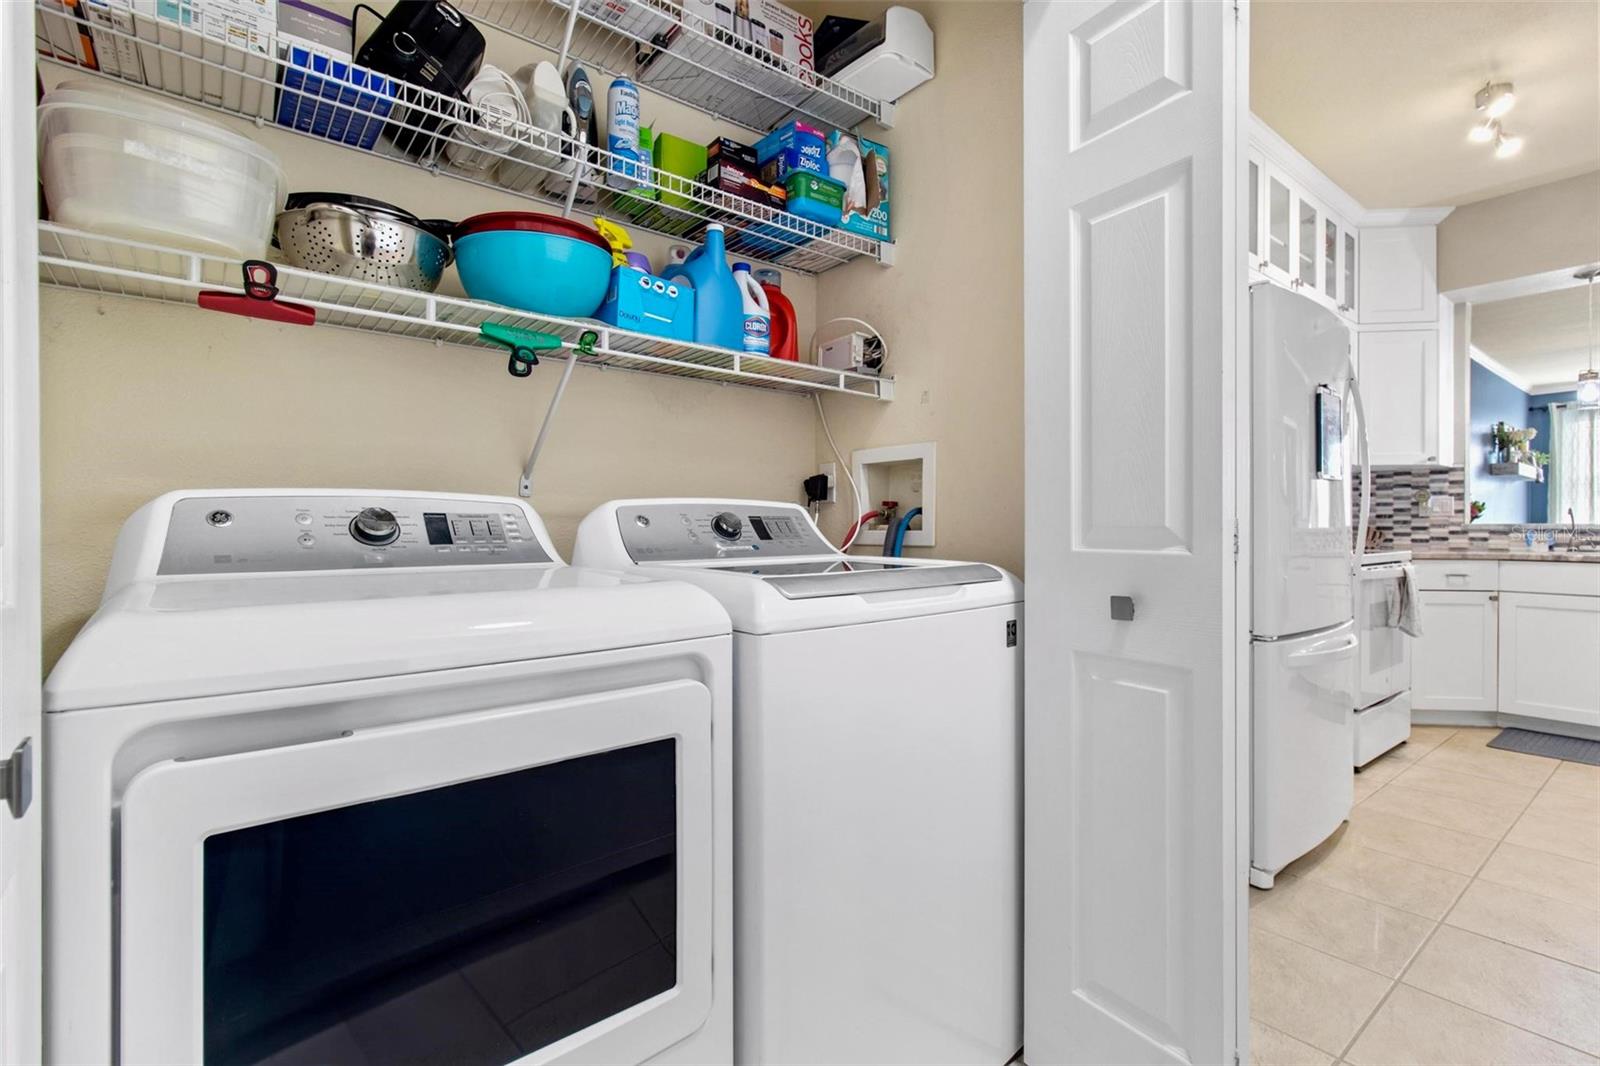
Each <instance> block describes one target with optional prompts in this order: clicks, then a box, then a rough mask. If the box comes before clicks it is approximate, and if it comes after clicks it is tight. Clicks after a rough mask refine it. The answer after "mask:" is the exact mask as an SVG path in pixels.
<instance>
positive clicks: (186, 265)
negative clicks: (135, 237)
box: [39, 222, 894, 400]
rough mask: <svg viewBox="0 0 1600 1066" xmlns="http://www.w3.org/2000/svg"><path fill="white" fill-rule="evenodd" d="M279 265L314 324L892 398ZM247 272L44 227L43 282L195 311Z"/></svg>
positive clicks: (871, 382)
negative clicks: (516, 338) (525, 344)
mask: <svg viewBox="0 0 1600 1066" xmlns="http://www.w3.org/2000/svg"><path fill="white" fill-rule="evenodd" d="M274 265H275V266H277V270H278V288H279V298H280V299H282V300H285V301H288V302H291V303H296V304H303V305H306V306H309V307H312V308H314V309H315V310H316V314H317V322H316V324H317V325H318V326H323V325H330V326H339V327H341V328H344V329H353V330H360V331H362V332H365V333H381V334H384V335H386V336H394V337H409V338H413V339H416V340H421V341H433V342H435V343H444V344H454V345H465V346H468V347H473V348H479V349H482V350H486V351H494V352H497V353H498V354H499V355H501V356H502V357H504V356H505V354H506V349H504V348H501V347H497V346H495V345H494V344H492V343H491V342H489V341H487V340H485V339H484V337H483V334H482V330H481V328H480V327H481V326H482V325H483V324H484V323H486V322H488V323H496V324H500V325H506V326H515V327H518V328H521V329H531V330H537V331H539V332H541V333H549V334H553V335H555V336H557V337H559V338H560V339H561V344H562V349H561V351H559V352H556V351H552V352H549V353H546V354H547V355H548V356H549V357H551V358H555V359H565V358H576V359H578V360H579V361H580V362H581V363H584V364H586V365H591V366H598V367H608V368H612V369H618V370H632V371H639V372H642V373H650V374H664V375H668V376H671V377H680V378H694V379H698V380H701V381H709V382H714V383H718V384H724V385H741V386H747V387H751V388H759V389H767V390H771V391H778V392H788V393H798V394H802V395H811V394H816V393H845V394H847V395H851V396H863V397H866V398H868V399H877V400H889V399H893V396H894V379H893V378H892V377H878V376H875V375H871V374H857V373H852V372H850V371H844V370H831V369H829V368H827V367H821V366H816V365H814V364H811V363H796V362H788V361H786V360H782V359H772V358H769V357H767V356H762V355H750V354H748V353H745V352H740V351H734V350H732V349H729V348H715V347H711V346H709V345H702V344H685V343H683V342H680V341H673V340H667V339H665V338H662V337H653V336H650V335H648V334H643V333H632V332H629V331H628V330H621V329H616V328H613V327H611V326H608V325H606V324H604V323H602V322H595V321H590V320H586V319H567V318H554V317H551V316H548V315H536V314H532V313H529V312H526V311H518V310H515V309H513V308H509V307H502V306H500V305H498V304H490V303H482V302H479V301H475V300H466V299H460V298H457V297H453V296H442V295H439V294H437V293H425V292H415V291H412V290H410V289H395V288H390V287H388V286H384V285H374V284H371V283H369V282H364V281H356V280H354V279H351V278H341V277H335V276H333V275H329V274H318V273H316V272H315V271H310V270H302V269H300V268H297V267H290V266H284V265H281V264H274ZM242 278H243V274H242V260H239V259H229V258H226V257H223V256H216V255H208V254H203V253H199V252H189V251H182V250H179V249H173V248H163V247H160V246H158V245H153V244H146V243H143V242H140V241H126V240H121V239H118V238H113V237H103V236H99V235H97V234H91V233H84V232H81V231H79V230H73V229H69V228H67V227H64V226H58V225H56V224H55V223H51V222H41V223H39V280H40V281H42V282H44V283H45V284H47V285H55V286H59V287H61V288H69V289H84V290H88V291H91V292H99V293H106V294H109V295H113V296H131V297H137V298H140V299H146V300H159V301H162V302H165V303H173V304H182V305H186V306H189V307H196V296H197V295H198V294H199V293H200V292H201V291H203V290H216V291H227V292H232V293H242V292H243V291H244V287H243V284H242Z"/></svg>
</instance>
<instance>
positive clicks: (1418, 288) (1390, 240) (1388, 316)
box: [1358, 226, 1439, 324]
mask: <svg viewBox="0 0 1600 1066" xmlns="http://www.w3.org/2000/svg"><path fill="white" fill-rule="evenodd" d="M1437 259H1438V239H1437V230H1436V229H1435V227H1433V226H1389V227H1382V228H1378V229H1364V230H1362V231H1361V276H1360V278H1359V281H1358V284H1359V285H1360V289H1361V298H1360V301H1359V303H1360V307H1361V311H1360V315H1361V317H1360V321H1361V322H1362V323H1363V324H1366V323H1379V324H1387V323H1394V322H1419V323H1420V322H1435V321H1437V320H1438V318H1439V283H1438V277H1437Z"/></svg>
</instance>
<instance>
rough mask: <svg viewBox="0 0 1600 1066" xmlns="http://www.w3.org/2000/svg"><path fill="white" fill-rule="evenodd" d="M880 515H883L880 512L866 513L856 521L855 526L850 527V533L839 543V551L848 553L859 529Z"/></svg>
mask: <svg viewBox="0 0 1600 1066" xmlns="http://www.w3.org/2000/svg"><path fill="white" fill-rule="evenodd" d="M881 514H883V512H882V511H868V512H867V513H866V514H864V515H862V516H861V517H860V518H858V519H856V524H855V525H853V526H851V527H850V532H848V533H846V534H845V535H844V540H843V541H842V542H841V543H840V545H839V550H840V551H842V552H847V551H849V550H850V545H852V544H854V543H855V542H856V534H857V533H860V532H861V527H862V526H865V525H866V524H867V523H868V522H870V521H872V520H873V519H874V518H877V517H878V516H879V515H881Z"/></svg>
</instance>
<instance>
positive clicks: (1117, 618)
mask: <svg viewBox="0 0 1600 1066" xmlns="http://www.w3.org/2000/svg"><path fill="white" fill-rule="evenodd" d="M1111 620H1112V621H1113V622H1131V621H1133V597H1132V596H1113V597H1111Z"/></svg>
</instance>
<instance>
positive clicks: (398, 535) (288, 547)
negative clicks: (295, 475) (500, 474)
mask: <svg viewBox="0 0 1600 1066" xmlns="http://www.w3.org/2000/svg"><path fill="white" fill-rule="evenodd" d="M551 561H553V560H552V559H551V557H550V555H549V553H548V552H546V551H545V548H544V545H543V544H541V543H540V541H539V537H538V536H537V535H536V534H535V533H534V531H533V528H532V526H531V525H530V523H529V521H528V516H527V515H526V514H525V513H524V512H523V511H522V510H521V509H520V508H518V507H517V506H515V505H514V504H511V503H510V502H508V501H505V500H496V499H493V498H487V499H482V500H466V499H444V498H439V499H434V498H429V497H425V496H408V497H399V496H374V497H354V496H206V497H198V496H194V497H186V498H183V499H180V500H178V501H177V502H175V503H174V504H173V505H172V514H171V517H170V518H169V520H168V523H167V535H166V541H165V543H164V544H163V546H162V552H161V564H160V567H159V569H158V570H157V573H159V574H162V575H177V574H267V573H290V572H294V571H302V570H383V569H393V568H396V567H417V566H480V565H486V564H491V563H548V562H551Z"/></svg>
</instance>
